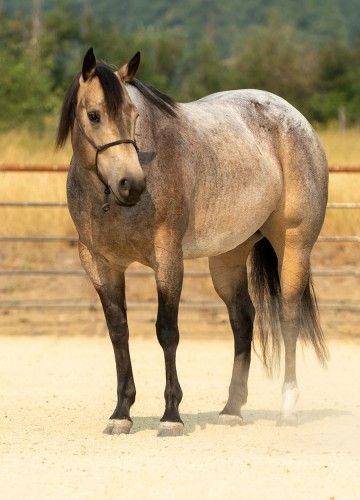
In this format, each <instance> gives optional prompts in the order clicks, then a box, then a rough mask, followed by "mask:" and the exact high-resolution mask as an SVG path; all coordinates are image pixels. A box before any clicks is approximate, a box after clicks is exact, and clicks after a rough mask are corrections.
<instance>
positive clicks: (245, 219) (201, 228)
mask: <svg viewBox="0 0 360 500" xmlns="http://www.w3.org/2000/svg"><path fill="white" fill-rule="evenodd" d="M271 211H272V210H269V209H267V208H266V207H262V209H261V210H260V211H258V210H254V212H253V213H252V214H249V213H247V211H245V212H243V211H241V210H239V211H236V210H234V211H233V213H232V214H231V216H228V217H223V216H222V217H220V216H219V214H216V213H214V212H213V211H212V213H211V214H207V216H206V217H205V219H204V220H203V221H202V223H201V224H197V222H196V220H195V221H193V223H191V224H190V225H189V227H188V230H187V232H186V233H185V236H184V238H183V242H182V249H183V255H184V258H185V259H192V258H197V257H209V256H212V255H219V254H221V253H224V252H228V251H229V250H232V249H233V248H235V247H237V246H238V245H241V243H244V242H245V241H246V240H248V239H249V238H250V236H252V235H253V234H254V233H256V231H258V229H259V228H260V227H261V226H262V225H263V224H264V222H265V221H266V220H267V218H268V217H269V215H270V213H271ZM199 219H201V216H200V217H199ZM199 219H198V220H199Z"/></svg>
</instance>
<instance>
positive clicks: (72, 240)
mask: <svg viewBox="0 0 360 500" xmlns="http://www.w3.org/2000/svg"><path fill="white" fill-rule="evenodd" d="M0 171H2V172H54V173H56V172H67V171H68V167H67V166H66V165H0ZM329 171H330V172H331V173H360V165H359V166H342V165H333V166H331V167H329ZM66 206H67V203H66V202H61V201H59V202H50V201H44V202H37V201H3V202H0V207H4V208H6V207H7V208H65V207H66ZM327 208H328V209H339V210H357V209H360V203H358V202H330V203H328V205H327ZM0 241H2V242H13V243H16V242H32V243H60V242H61V243H68V244H76V243H77V238H76V237H75V236H48V235H36V236H27V235H23V236H17V235H9V236H4V235H1V236H0ZM318 242H324V243H329V242H335V243H336V242H345V243H360V235H343V236H340V235H321V236H319V238H318ZM126 275H127V276H129V277H133V278H144V277H152V276H154V273H153V272H152V271H128V272H127V273H126ZM313 275H314V276H317V277H351V278H355V279H356V278H359V277H360V270H359V269H358V268H354V267H343V268H338V269H314V270H313ZM0 276H67V277H83V276H85V272H84V271H83V270H81V269H70V270H62V269H0ZM185 277H193V278H209V277H210V274H209V272H208V271H186V273H185ZM155 305H156V302H154V301H137V302H131V301H130V302H129V303H128V307H130V308H146V307H150V306H155ZM319 306H320V308H322V309H331V310H338V311H339V310H346V311H351V312H360V304H358V303H353V302H348V301H338V302H334V301H322V302H320V303H319ZM39 307H40V308H41V309H54V310H56V309H68V310H75V309H88V310H89V309H90V310H97V309H99V308H100V305H99V304H91V303H86V302H82V301H81V300H72V301H60V302H58V301H56V302H55V301H54V302H52V301H45V302H44V301H42V302H41V303H39V302H36V301H11V300H10V301H2V302H0V309H39ZM181 307H184V308H187V309H214V308H223V307H224V306H223V304H222V303H221V302H215V301H191V302H186V301H181Z"/></svg>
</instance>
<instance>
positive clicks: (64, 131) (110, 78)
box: [56, 63, 177, 148]
mask: <svg viewBox="0 0 360 500" xmlns="http://www.w3.org/2000/svg"><path fill="white" fill-rule="evenodd" d="M80 75H81V73H78V74H77V75H76V76H75V78H74V79H73V81H72V82H71V84H70V87H69V88H68V90H67V92H66V94H65V98H64V102H63V105H62V108H61V115H60V121H59V126H58V131H57V137H56V146H57V147H58V148H60V147H62V146H63V145H64V144H65V142H66V139H67V137H68V135H69V132H70V130H71V129H72V127H73V125H74V120H75V111H76V99H77V93H78V90H79V78H80ZM95 75H96V76H97V77H98V78H99V81H100V85H101V87H102V89H103V91H104V96H105V103H106V107H107V110H108V112H109V114H110V116H112V117H115V116H116V115H117V114H118V111H119V108H120V106H121V103H122V101H123V91H122V88H121V86H120V84H119V80H118V79H117V77H116V75H115V74H114V70H113V68H111V67H110V66H108V65H107V64H104V63H99V64H97V65H96V68H95ZM129 83H130V85H133V86H134V87H136V88H137V89H138V90H139V92H141V94H142V95H143V96H144V97H145V98H146V99H147V100H148V101H149V102H150V103H151V104H153V105H154V106H155V107H157V108H158V109H159V110H160V111H162V112H163V113H166V114H168V115H170V116H176V107H177V103H176V102H175V101H174V100H173V99H172V98H171V97H169V96H167V95H165V94H163V93H162V92H160V90H157V89H156V88H155V87H153V86H152V85H150V84H148V83H143V82H141V81H140V80H137V79H136V78H134V79H133V80H132V81H131V82H129Z"/></svg>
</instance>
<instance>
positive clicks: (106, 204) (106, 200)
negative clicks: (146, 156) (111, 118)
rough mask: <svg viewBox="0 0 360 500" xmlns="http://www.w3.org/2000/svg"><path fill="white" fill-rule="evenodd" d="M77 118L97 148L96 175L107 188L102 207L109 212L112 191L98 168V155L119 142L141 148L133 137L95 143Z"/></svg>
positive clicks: (85, 135)
mask: <svg viewBox="0 0 360 500" xmlns="http://www.w3.org/2000/svg"><path fill="white" fill-rule="evenodd" d="M75 120H76V123H77V125H78V127H79V130H80V132H81V133H82V135H83V136H84V137H85V139H86V140H87V142H88V143H89V144H91V146H92V147H93V148H94V149H95V151H96V154H95V165H94V166H95V170H96V175H97V176H98V178H99V179H100V181H101V182H102V183H103V184H104V186H105V190H104V195H105V196H104V204H103V206H102V209H103V211H104V212H107V211H108V210H110V203H109V195H110V193H111V191H110V188H109V186H108V184H107V183H106V182H105V181H104V179H103V177H102V175H101V173H100V171H99V168H98V156H99V154H100V153H102V152H103V151H105V150H106V149H109V148H111V147H113V146H117V145H118V144H132V145H133V146H134V148H135V150H136V152H137V153H138V154H139V148H138V146H137V144H136V141H135V140H133V139H118V140H117V141H112V142H108V143H106V144H100V145H98V144H95V142H94V141H93V140H92V139H91V137H89V136H88V135H87V133H86V132H85V130H84V128H83V127H82V125H81V123H80V121H79V120H78V118H77V117H75Z"/></svg>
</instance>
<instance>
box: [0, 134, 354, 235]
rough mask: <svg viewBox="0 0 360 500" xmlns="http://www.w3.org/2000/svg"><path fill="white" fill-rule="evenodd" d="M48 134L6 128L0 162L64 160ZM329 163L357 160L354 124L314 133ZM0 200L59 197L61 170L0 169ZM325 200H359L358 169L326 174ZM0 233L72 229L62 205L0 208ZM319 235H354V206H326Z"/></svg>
mask: <svg viewBox="0 0 360 500" xmlns="http://www.w3.org/2000/svg"><path fill="white" fill-rule="evenodd" d="M54 135H55V134H54V133H47V134H45V135H37V134H35V133H31V132H29V131H12V132H8V133H5V134H2V135H0V151H1V158H0V163H17V164H18V163H25V164H34V163H39V164H67V163H68V162H69V159H70V157H71V147H70V145H69V144H68V145H67V146H66V148H65V149H64V150H61V151H55V150H54ZM320 137H321V140H322V143H323V144H324V146H325V149H326V152H327V156H328V160H329V163H330V164H338V165H339V164H340V165H360V129H350V130H347V131H345V132H339V131H336V130H325V131H321V132H320ZM0 178H1V181H0V200H1V201H65V200H66V192H65V184H66V174H64V173H26V172H24V173H7V172H1V173H0ZM329 200H330V201H337V202H345V201H355V202H360V174H331V175H330V186H329ZM0 220H1V226H0V233H1V234H3V235H11V234H16V235H21V234H30V235H36V234H47V235H69V234H72V233H73V232H74V229H73V225H72V222H71V220H70V217H69V215H68V212H67V209H66V208H44V209H40V208H25V209H24V208H3V207H0ZM323 233H324V234H359V233H360V210H359V209H356V210H355V209H354V210H347V211H344V210H329V211H328V213H327V217H326V221H325V225H324V229H323Z"/></svg>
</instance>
